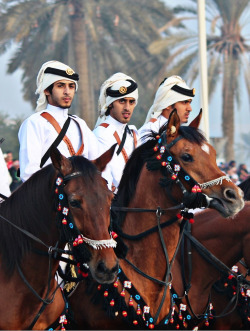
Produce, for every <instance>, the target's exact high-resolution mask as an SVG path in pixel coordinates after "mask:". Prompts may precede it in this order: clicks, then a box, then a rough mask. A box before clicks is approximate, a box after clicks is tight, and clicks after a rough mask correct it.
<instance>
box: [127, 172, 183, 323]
mask: <svg viewBox="0 0 250 331" xmlns="http://www.w3.org/2000/svg"><path fill="white" fill-rule="evenodd" d="M161 177H162V176H161V174H160V173H159V174H157V173H156V172H148V171H145V169H144V172H142V174H141V176H140V179H139V181H138V184H137V187H136V192H135V194H134V198H133V199H132V200H131V201H130V203H129V207H131V208H146V209H156V208H157V207H158V206H160V207H161V208H162V209H165V208H169V207H170V206H172V203H171V202H170V201H169V200H168V199H167V197H166V193H164V190H163V189H162V188H161V187H160V186H159V184H158V182H159V179H160V178H161ZM177 213H178V211H174V212H171V213H168V212H167V213H166V215H165V214H164V215H162V217H161V220H160V222H161V223H163V222H164V221H167V220H169V219H171V218H173V217H174V216H175V215H176V214H177ZM155 226H157V217H156V213H155V212H140V213H137V212H136V213H134V212H131V213H127V215H126V217H125V219H124V222H123V226H122V230H123V232H124V233H126V234H130V235H138V234H140V233H142V232H144V231H146V230H148V229H151V228H153V227H155ZM179 231H180V227H179V224H178V223H177V222H175V223H174V224H172V225H170V226H167V227H165V228H164V229H162V233H163V237H164V242H165V246H166V249H167V253H168V258H169V260H170V261H171V260H172V257H173V255H174V253H175V249H176V246H177V243H178V239H179ZM125 242H126V245H127V246H128V248H129V250H128V254H127V259H128V260H129V261H130V262H132V263H133V264H134V265H135V266H136V267H137V268H139V269H140V270H142V271H143V272H144V273H146V274H148V275H150V276H152V277H155V278H157V279H160V280H162V281H163V280H165V275H166V271H167V262H166V258H165V255H164V251H163V247H162V244H161V241H160V237H159V233H158V231H155V232H154V233H152V234H150V235H148V236H146V237H144V238H143V239H140V240H125ZM120 264H121V267H122V269H123V271H124V273H125V275H126V276H127V277H128V279H130V280H131V281H132V283H133V284H134V286H135V288H136V289H137V290H138V292H139V293H140V294H141V295H142V297H143V298H144V300H145V302H146V303H147V304H148V305H149V306H150V307H151V309H152V315H153V314H154V313H155V312H156V309H157V308H158V306H159V302H160V300H161V297H162V296H161V295H162V293H163V290H164V286H162V285H158V284H156V283H155V282H153V281H151V280H148V279H146V278H144V277H143V276H141V275H139V274H138V273H137V272H136V271H135V270H134V269H133V268H131V267H130V266H129V265H128V264H127V263H126V262H124V261H123V260H121V261H120ZM169 307H170V297H169V291H168V294H167V299H166V300H165V303H164V308H163V309H162V311H161V314H160V317H159V320H161V318H163V317H165V316H166V314H167V312H168V309H169Z"/></svg>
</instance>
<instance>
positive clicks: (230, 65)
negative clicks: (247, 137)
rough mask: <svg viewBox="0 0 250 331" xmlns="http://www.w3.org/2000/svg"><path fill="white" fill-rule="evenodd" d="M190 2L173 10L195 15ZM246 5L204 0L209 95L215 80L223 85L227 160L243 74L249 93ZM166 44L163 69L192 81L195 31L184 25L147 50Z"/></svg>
mask: <svg viewBox="0 0 250 331" xmlns="http://www.w3.org/2000/svg"><path fill="white" fill-rule="evenodd" d="M191 2H193V3H194V4H195V6H194V7H192V6H188V7H185V8H183V7H182V8H175V12H176V13H181V12H182V13H183V12H186V13H189V14H192V15H193V16H192V17H196V18H197V16H196V15H197V9H196V5H197V1H196V0H191ZM191 2H190V3H189V4H190V5H191ZM249 9H250V2H249V0H237V1H235V0H209V1H207V2H206V14H207V26H208V27H209V29H207V52H208V54H207V55H208V88H209V95H210V96H211V95H212V93H213V92H214V91H215V88H216V86H217V83H220V84H221V86H222V103H223V105H222V109H223V111H222V129H223V135H224V137H226V138H227V143H226V144H225V150H224V156H225V158H226V160H227V161H229V160H233V159H234V148H233V146H234V109H235V102H237V104H238V106H240V92H241V80H242V76H244V79H245V84H246V88H247V91H248V94H249V93H250V69H249V64H250V63H249V51H250V43H249V39H248V38H247V32H248V31H249V30H247V24H248V23H249ZM186 18H187V17H186ZM181 19H182V18H181ZM248 28H249V27H248ZM161 31H162V29H161ZM169 46H170V47H172V52H171V56H170V57H169V58H168V59H167V60H166V62H165V64H164V67H163V72H164V71H165V70H166V69H167V71H168V74H171V73H175V74H176V73H178V74H180V75H181V76H183V77H186V78H188V81H189V82H191V83H192V82H193V81H194V79H195V78H196V77H197V75H198V73H199V66H198V64H199V61H198V36H197V33H196V31H194V29H193V30H187V28H186V29H185V30H183V31H180V32H178V33H174V34H173V35H172V36H167V37H163V38H161V39H160V40H158V41H156V42H154V43H152V44H151V45H150V48H149V50H150V51H151V53H152V54H158V53H160V54H162V53H163V52H164V51H165V50H166V48H168V49H169Z"/></svg>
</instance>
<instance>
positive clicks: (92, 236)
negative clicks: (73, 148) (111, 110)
mask: <svg viewBox="0 0 250 331" xmlns="http://www.w3.org/2000/svg"><path fill="white" fill-rule="evenodd" d="M114 147H115V146H113V147H112V148H111V149H110V150H108V151H107V152H105V153H104V154H103V155H101V156H100V157H99V158H98V159H96V160H94V161H92V162H90V161H89V160H87V159H85V158H84V157H82V156H74V157H71V158H69V159H67V158H66V157H64V156H63V155H62V154H60V152H59V151H58V150H57V149H53V150H52V151H51V159H52V163H53V165H54V167H55V168H56V169H57V170H58V172H59V175H58V178H57V181H56V183H57V188H56V191H57V194H58V197H59V199H58V206H59V210H60V211H59V215H60V216H59V218H60V222H61V223H62V224H61V226H62V228H63V232H64V235H66V234H69V235H68V238H67V241H68V239H69V245H70V247H71V248H72V250H73V255H74V257H75V259H76V260H77V262H80V264H79V265H80V270H82V274H83V275H84V273H86V271H87V270H86V268H89V270H90V272H91V274H92V276H93V278H94V279H95V280H96V281H98V282H100V283H109V282H113V281H114V279H115V277H116V275H117V272H118V262H117V257H116V256H115V253H114V251H113V248H114V247H115V246H116V242H115V241H114V239H113V238H112V234H111V233H110V232H109V225H110V206H111V200H112V198H113V193H112V192H111V191H110V190H109V189H108V187H107V183H106V181H105V179H104V178H102V177H101V172H102V171H103V170H104V168H105V166H106V164H107V163H108V162H109V161H110V160H111V158H112V155H113V152H114ZM60 199H61V200H60ZM63 201H65V202H66V206H63V205H62V204H63Z"/></svg>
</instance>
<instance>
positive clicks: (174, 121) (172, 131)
mask: <svg viewBox="0 0 250 331" xmlns="http://www.w3.org/2000/svg"><path fill="white" fill-rule="evenodd" d="M180 125H181V122H180V118H179V116H178V114H177V110H176V109H174V110H173V111H172V112H171V114H170V115H169V119H168V123H167V130H166V134H167V139H168V138H170V139H171V140H173V138H176V137H177V134H178V131H179V128H180Z"/></svg>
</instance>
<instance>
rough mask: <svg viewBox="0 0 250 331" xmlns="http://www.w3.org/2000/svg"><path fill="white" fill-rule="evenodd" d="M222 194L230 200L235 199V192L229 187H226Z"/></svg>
mask: <svg viewBox="0 0 250 331" xmlns="http://www.w3.org/2000/svg"><path fill="white" fill-rule="evenodd" d="M224 196H225V198H226V199H228V200H232V201H233V200H236V199H237V196H236V192H235V191H234V190H232V189H230V188H226V189H225V190H224Z"/></svg>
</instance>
